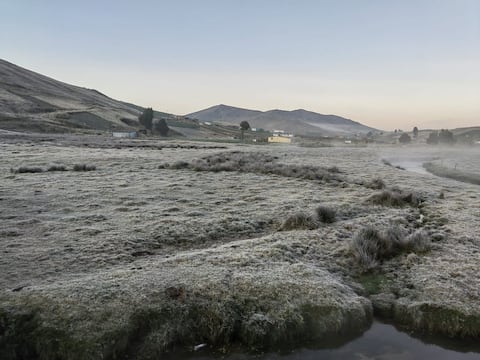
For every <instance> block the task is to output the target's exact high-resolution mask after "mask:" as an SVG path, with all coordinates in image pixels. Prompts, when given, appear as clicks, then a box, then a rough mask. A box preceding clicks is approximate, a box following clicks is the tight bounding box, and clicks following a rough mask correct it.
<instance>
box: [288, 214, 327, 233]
mask: <svg viewBox="0 0 480 360" xmlns="http://www.w3.org/2000/svg"><path fill="white" fill-rule="evenodd" d="M317 227H318V222H317V221H316V219H315V218H314V217H313V216H310V215H307V214H305V213H303V212H299V213H296V214H294V215H290V216H289V217H288V218H287V219H286V220H285V221H284V222H283V224H282V226H281V227H280V231H290V230H313V229H316V228H317Z"/></svg>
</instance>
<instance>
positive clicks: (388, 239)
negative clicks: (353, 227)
mask: <svg viewBox="0 0 480 360" xmlns="http://www.w3.org/2000/svg"><path fill="white" fill-rule="evenodd" d="M350 245H351V249H352V251H353V254H354V256H355V259H356V261H357V263H358V265H360V267H361V268H362V269H363V270H365V271H368V270H371V269H374V268H375V267H377V266H378V265H379V264H380V263H381V262H382V261H384V260H388V259H390V258H392V257H395V256H398V255H399V254H401V253H402V252H405V251H408V252H415V253H424V252H427V251H428V250H430V248H431V240H430V238H429V237H428V235H427V234H426V233H425V232H424V231H417V232H415V233H413V234H410V235H407V232H406V231H405V230H404V229H403V228H401V227H399V226H392V227H389V228H387V229H384V230H382V231H380V230H378V229H377V228H375V227H373V226H371V225H369V226H366V227H364V228H362V229H361V230H360V231H359V232H358V233H356V234H355V235H354V237H353V239H352V242H351V244H350Z"/></svg>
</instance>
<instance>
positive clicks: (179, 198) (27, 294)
mask: <svg viewBox="0 0 480 360" xmlns="http://www.w3.org/2000/svg"><path fill="white" fill-rule="evenodd" d="M89 141H90V140H88V139H83V140H82V143H79V142H78V141H76V140H75V139H74V138H72V141H71V142H68V141H62V143H60V142H59V139H57V138H51V139H50V140H49V141H38V139H35V138H33V139H30V140H27V141H25V140H24V141H22V142H16V141H12V138H11V137H10V138H8V141H4V142H3V143H2V144H1V145H0V158H1V159H2V161H1V162H0V172H1V177H2V179H1V182H0V221H1V226H0V239H1V242H0V253H1V257H0V273H1V274H2V277H0V286H1V288H2V295H1V297H0V320H1V322H0V324H3V325H2V326H3V327H2V326H0V330H1V331H3V334H0V335H2V338H1V339H0V348H1V349H2V350H3V351H4V354H6V355H5V356H10V357H12V358H14V356H13V355H12V354H16V351H17V352H18V351H19V350H18V348H17V347H15V345H12V342H16V343H20V344H21V346H22V347H23V348H24V349H26V350H24V351H26V352H27V353H28V354H30V355H31V354H38V353H40V354H42V355H43V356H47V357H48V356H50V357H52V356H53V355H59V356H60V357H61V358H63V357H64V358H67V357H68V356H70V355H71V354H77V355H75V356H77V357H75V356H73V355H71V356H70V357H68V358H89V357H90V358H98V357H99V356H100V355H101V356H104V357H105V358H115V357H119V356H125V354H129V355H130V356H133V357H135V356H137V357H139V358H146V357H148V356H155V354H157V355H158V354H159V353H160V352H162V351H165V350H166V349H170V348H172V346H174V345H177V346H183V345H185V346H190V345H192V344H196V343H201V342H208V343H210V344H213V345H214V346H217V347H220V348H222V347H223V346H227V345H229V344H231V343H240V344H242V345H244V346H247V347H250V348H260V347H262V346H275V345H276V344H278V343H292V344H295V343H297V342H298V341H299V339H303V338H305V337H308V338H315V337H318V338H321V337H322V336H327V335H328V336H331V335H335V334H340V333H343V332H345V331H346V329H348V328H350V329H355V330H354V331H358V332H360V331H361V330H363V329H365V328H366V327H367V326H368V325H369V323H370V321H371V315H372V304H373V309H374V310H375V311H376V312H377V313H379V314H382V315H384V316H387V317H390V318H392V319H394V321H396V322H397V323H399V324H403V325H405V326H407V327H409V328H411V329H417V330H420V331H427V332H436V333H445V334H448V335H452V336H473V337H478V336H479V334H480V291H479V289H480V280H479V277H478V271H479V268H480V260H479V259H480V253H479V251H480V239H479V237H478V230H479V228H480V227H479V225H480V210H479V209H480V208H479V204H480V191H479V190H480V188H479V187H478V186H477V185H469V184H464V183H461V182H457V181H453V180H449V179H443V178H440V177H436V176H433V175H431V174H419V173H415V172H412V171H403V170H399V169H397V168H395V167H393V166H387V165H385V164H384V163H382V161H381V160H382V159H383V158H388V157H389V154H395V156H397V157H400V158H401V157H402V156H404V158H409V159H412V158H414V157H415V156H418V152H414V151H411V150H409V149H404V148H388V147H378V148H377V147H367V148H343V147H342V148H308V149H307V148H300V147H294V146H247V145H227V146H228V149H215V148H208V144H201V143H188V142H178V143H172V142H169V143H168V145H169V146H167V147H166V146H165V143H164V142H161V143H156V142H148V141H147V142H145V141H142V142H140V141H139V142H135V141H133V142H129V143H128V144H129V145H128V147H125V146H117V147H114V146H103V144H102V142H101V141H98V138H97V139H96V140H95V141H90V143H89ZM85 142H87V143H88V145H89V146H85ZM132 144H133V145H132ZM135 144H137V145H138V146H139V147H135ZM146 144H147V145H148V146H145V145H146ZM171 145H178V146H175V147H174V146H171ZM100 146H102V147H100ZM140 146H142V147H140ZM229 150H235V151H241V152H256V153H257V152H261V153H266V154H270V155H273V156H276V157H277V160H276V162H278V163H282V164H290V165H297V166H303V165H305V166H310V165H312V166H320V167H325V168H330V167H333V166H336V167H338V169H339V170H340V174H339V176H340V178H341V181H340V182H325V181H319V180H307V179H302V178H292V177H284V176H280V175H273V174H265V173H248V172H210V171H193V170H191V169H172V168H159V165H162V164H165V163H170V164H173V163H175V162H177V161H186V162H192V161H193V160H195V159H198V158H201V157H204V156H208V155H211V154H214V153H218V152H225V151H229ZM416 150H418V149H416ZM427 151H428V153H427V154H425V152H423V150H422V155H421V156H423V157H432V158H435V159H437V158H438V159H442V158H443V159H456V161H457V162H459V161H460V160H459V159H462V162H461V163H462V166H465V167H468V169H469V171H477V172H478V171H479V170H478V169H480V165H478V167H476V166H477V165H476V163H477V161H478V159H479V156H478V155H479V153H478V151H477V150H469V151H464V152H459V151H458V152H456V153H455V157H452V152H449V153H448V155H449V156H450V157H448V158H447V157H446V156H445V152H435V153H434V152H432V151H431V149H429V150H427ZM445 161H447V160H445ZM448 161H450V160H448ZM51 164H62V165H65V166H66V168H67V169H69V171H65V172H42V173H17V174H14V173H11V172H10V169H11V168H14V169H16V168H19V167H21V166H27V167H28V166H39V167H44V168H47V167H48V166H49V165H51ZM75 164H91V165H95V166H96V170H95V171H89V172H75V171H71V170H70V169H72V167H73V165H75ZM463 164H464V165H463ZM457 166H459V165H457ZM377 177H380V178H381V179H383V181H384V182H385V184H386V185H387V187H388V188H393V187H398V188H401V189H403V190H405V191H414V192H415V193H416V194H418V196H419V197H421V198H422V199H423V200H424V201H423V203H422V206H421V207H418V208H417V207H410V206H407V207H401V208H394V207H386V206H379V205H372V204H369V203H368V202H367V201H366V200H367V199H368V197H369V196H371V195H372V194H374V193H376V192H377V191H378V190H374V189H371V188H369V187H368V186H366V184H367V183H368V182H369V181H370V180H372V179H374V178H377ZM319 205H325V206H328V207H331V208H334V209H335V210H336V211H337V221H336V222H335V223H333V224H323V225H321V226H320V227H319V228H317V229H314V230H294V231H279V229H280V227H281V224H282V223H283V221H284V220H285V219H286V218H287V217H289V216H290V215H293V214H296V213H298V212H305V213H312V212H313V211H314V209H315V208H316V207H317V206H319ZM367 224H371V225H374V226H377V227H379V228H388V227H391V226H393V225H395V224H399V225H401V226H403V227H404V228H405V229H406V231H408V232H410V233H411V232H413V231H415V230H418V229H423V230H424V231H425V232H426V233H428V236H429V237H430V238H431V239H432V241H433V247H432V250H431V251H430V252H428V253H426V254H420V255H417V254H413V253H408V252H407V253H402V254H400V255H399V256H397V257H394V258H392V259H389V260H387V261H385V262H383V263H382V264H381V265H380V268H379V269H376V270H375V271H373V272H369V273H362V272H361V271H359V269H358V268H357V267H356V265H355V262H354V256H353V255H352V253H351V250H350V241H351V239H352V237H353V236H354V234H355V233H356V232H357V231H358V230H360V229H361V228H362V227H364V226H365V225H367ZM25 317H26V318H25ZM25 319H27V320H25ZM25 322H26V323H25ZM19 324H20V325H19ZM27 334H28V335H27ZM12 339H14V340H12ZM55 339H56V340H55ZM0 354H2V353H1V352H0ZM78 354H80V355H78ZM67 355H68V356H67ZM7 358H8V357H7Z"/></svg>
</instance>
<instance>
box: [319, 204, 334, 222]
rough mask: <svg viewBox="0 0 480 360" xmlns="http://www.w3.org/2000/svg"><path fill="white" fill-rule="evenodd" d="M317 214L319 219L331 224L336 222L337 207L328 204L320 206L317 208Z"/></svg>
mask: <svg viewBox="0 0 480 360" xmlns="http://www.w3.org/2000/svg"><path fill="white" fill-rule="evenodd" d="M315 214H316V216H317V219H318V221H320V222H322V223H326V224H331V223H333V222H335V220H336V216H337V212H336V211H335V209H332V208H331V207H328V206H319V207H317V208H316V209H315Z"/></svg>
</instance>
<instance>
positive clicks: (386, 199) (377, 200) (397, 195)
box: [367, 190, 420, 207]
mask: <svg viewBox="0 0 480 360" xmlns="http://www.w3.org/2000/svg"><path fill="white" fill-rule="evenodd" d="M367 202H369V203H371V204H374V205H381V206H391V207H403V206H408V205H409V206H413V207H417V206H418V205H419V204H420V199H419V198H418V196H417V195H415V194H414V193H412V192H403V191H401V190H383V191H381V192H379V193H376V194H373V195H372V196H370V198H368V200H367Z"/></svg>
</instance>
